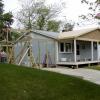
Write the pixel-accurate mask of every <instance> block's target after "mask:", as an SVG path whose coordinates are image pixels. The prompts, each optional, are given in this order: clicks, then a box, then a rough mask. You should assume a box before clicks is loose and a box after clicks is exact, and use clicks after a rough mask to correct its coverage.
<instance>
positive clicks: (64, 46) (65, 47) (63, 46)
mask: <svg viewBox="0 0 100 100" xmlns="http://www.w3.org/2000/svg"><path fill="white" fill-rule="evenodd" d="M59 51H60V52H62V53H71V52H72V44H71V43H60V46H59Z"/></svg>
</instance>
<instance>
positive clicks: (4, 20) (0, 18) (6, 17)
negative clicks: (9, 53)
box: [0, 0, 13, 40]
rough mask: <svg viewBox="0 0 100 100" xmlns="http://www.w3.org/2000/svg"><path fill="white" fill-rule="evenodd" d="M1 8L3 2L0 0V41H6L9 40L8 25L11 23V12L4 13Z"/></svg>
mask: <svg viewBox="0 0 100 100" xmlns="http://www.w3.org/2000/svg"><path fill="white" fill-rule="evenodd" d="M3 7H4V4H3V1H2V0H0V33H1V34H0V39H1V40H5V39H6V40H7V37H8V40H11V34H10V25H12V23H13V19H12V17H13V15H12V13H11V12H9V13H4V10H3Z"/></svg>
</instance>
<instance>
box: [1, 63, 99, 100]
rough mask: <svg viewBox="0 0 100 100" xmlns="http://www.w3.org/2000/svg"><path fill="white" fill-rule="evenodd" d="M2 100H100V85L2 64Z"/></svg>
mask: <svg viewBox="0 0 100 100" xmlns="http://www.w3.org/2000/svg"><path fill="white" fill-rule="evenodd" d="M0 100H100V86H99V85H96V84H93V83H91V82H88V81H84V80H82V79H80V78H76V77H72V76H67V75H62V74H58V73H53V72H48V71H43V70H38V69H31V68H24V67H19V66H15V65H6V64H0Z"/></svg>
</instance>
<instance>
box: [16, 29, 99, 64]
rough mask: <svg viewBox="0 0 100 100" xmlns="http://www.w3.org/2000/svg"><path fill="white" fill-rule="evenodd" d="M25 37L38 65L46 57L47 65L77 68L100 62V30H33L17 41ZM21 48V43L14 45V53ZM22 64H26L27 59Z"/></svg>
mask: <svg viewBox="0 0 100 100" xmlns="http://www.w3.org/2000/svg"><path fill="white" fill-rule="evenodd" d="M25 37H26V38H28V37H30V38H29V40H31V45H32V52H33V54H34V58H35V61H36V63H38V64H44V63H46V58H47V57H48V64H56V65H72V66H73V65H75V66H78V65H81V64H92V63H99V62H100V57H99V55H100V54H99V42H100V28H88V29H82V30H74V31H69V32H61V33H55V32H47V31H40V30H33V31H31V32H29V33H26V34H24V35H23V36H22V37H21V38H20V39H19V40H23V39H24V38H25ZM22 47H23V43H22V42H19V41H18V42H17V43H16V45H15V53H16V54H18V52H19V51H20V50H21V49H22ZM16 54H15V56H16ZM47 55H49V56H47ZM23 62H27V57H25V59H23ZM27 63H28V62H27Z"/></svg>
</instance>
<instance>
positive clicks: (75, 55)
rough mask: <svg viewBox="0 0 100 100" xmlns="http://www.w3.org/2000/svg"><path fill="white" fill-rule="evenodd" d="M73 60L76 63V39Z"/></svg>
mask: <svg viewBox="0 0 100 100" xmlns="http://www.w3.org/2000/svg"><path fill="white" fill-rule="evenodd" d="M74 62H75V63H76V39H74Z"/></svg>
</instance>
